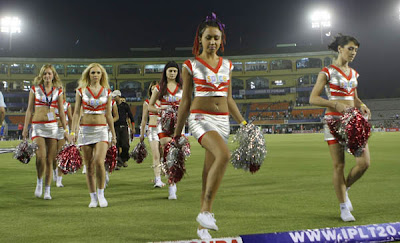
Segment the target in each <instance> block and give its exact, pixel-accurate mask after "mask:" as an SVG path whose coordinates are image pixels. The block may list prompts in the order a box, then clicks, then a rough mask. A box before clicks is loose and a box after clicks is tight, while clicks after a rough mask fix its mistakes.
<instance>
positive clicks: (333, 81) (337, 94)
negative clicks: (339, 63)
mask: <svg viewBox="0 0 400 243" xmlns="http://www.w3.org/2000/svg"><path fill="white" fill-rule="evenodd" d="M320 73H323V74H325V75H326V79H327V81H328V83H327V84H326V85H325V92H326V95H327V96H328V99H329V100H354V91H355V90H356V88H357V85H358V81H357V78H358V76H360V75H359V74H358V73H357V72H356V70H354V69H352V68H350V73H349V75H348V76H347V75H346V74H345V73H344V72H343V71H342V70H341V69H340V68H338V67H336V66H335V65H329V66H328V67H324V68H323V69H322V70H321V72H320Z"/></svg>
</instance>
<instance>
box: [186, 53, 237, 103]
mask: <svg viewBox="0 0 400 243" xmlns="http://www.w3.org/2000/svg"><path fill="white" fill-rule="evenodd" d="M183 68H186V69H187V70H188V72H189V73H190V74H191V75H192V76H193V82H194V96H195V97H210V96H225V97H227V96H228V89H229V85H230V82H231V81H230V79H229V74H230V73H231V71H232V69H233V65H232V62H231V61H230V60H228V59H223V58H222V57H220V58H219V62H218V65H217V67H216V68H212V67H211V66H210V65H208V64H207V63H206V62H205V61H204V60H203V59H201V58H199V57H195V58H194V59H188V60H186V61H185V62H184V63H183Z"/></svg>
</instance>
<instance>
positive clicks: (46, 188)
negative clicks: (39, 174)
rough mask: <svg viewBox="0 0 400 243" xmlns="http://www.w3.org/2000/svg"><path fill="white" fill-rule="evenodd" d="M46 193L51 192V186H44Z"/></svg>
mask: <svg viewBox="0 0 400 243" xmlns="http://www.w3.org/2000/svg"><path fill="white" fill-rule="evenodd" d="M44 194H50V186H45V187H44Z"/></svg>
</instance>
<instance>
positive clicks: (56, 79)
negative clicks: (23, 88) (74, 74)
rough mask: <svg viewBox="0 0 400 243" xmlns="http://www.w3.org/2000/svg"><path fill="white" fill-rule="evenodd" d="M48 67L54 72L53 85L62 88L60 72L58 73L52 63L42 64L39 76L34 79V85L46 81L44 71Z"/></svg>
mask: <svg viewBox="0 0 400 243" xmlns="http://www.w3.org/2000/svg"><path fill="white" fill-rule="evenodd" d="M48 68H50V69H51V71H52V72H53V86H54V87H56V88H61V89H62V82H61V79H60V77H59V76H58V73H57V71H56V69H55V68H54V66H53V65H51V64H45V65H43V66H42V68H41V69H40V71H39V74H38V76H36V77H35V79H34V80H33V84H34V85H41V84H43V83H44V81H43V76H44V72H45V71H46V69H48Z"/></svg>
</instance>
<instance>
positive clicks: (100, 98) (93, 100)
mask: <svg viewBox="0 0 400 243" xmlns="http://www.w3.org/2000/svg"><path fill="white" fill-rule="evenodd" d="M78 93H79V95H80V96H81V97H82V108H83V113H84V114H106V107H107V102H108V96H110V93H111V90H110V89H105V88H104V87H101V88H100V90H99V92H98V94H94V93H93V92H92V90H91V89H90V88H89V87H86V89H85V90H84V91H82V88H80V89H78Z"/></svg>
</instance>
